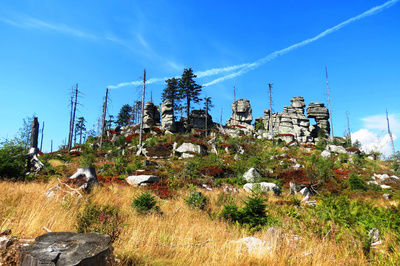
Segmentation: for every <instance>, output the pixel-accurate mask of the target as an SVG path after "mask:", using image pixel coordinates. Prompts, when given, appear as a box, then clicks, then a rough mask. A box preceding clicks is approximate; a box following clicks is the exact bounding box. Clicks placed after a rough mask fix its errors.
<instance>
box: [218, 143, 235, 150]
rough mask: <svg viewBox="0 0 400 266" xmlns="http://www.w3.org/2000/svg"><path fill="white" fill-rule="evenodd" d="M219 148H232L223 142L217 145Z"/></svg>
mask: <svg viewBox="0 0 400 266" xmlns="http://www.w3.org/2000/svg"><path fill="white" fill-rule="evenodd" d="M219 146H220V147H221V148H224V149H225V148H232V145H231V144H229V143H226V142H223V143H221V144H220V145H219Z"/></svg>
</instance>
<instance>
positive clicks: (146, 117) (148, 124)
mask: <svg viewBox="0 0 400 266" xmlns="http://www.w3.org/2000/svg"><path fill="white" fill-rule="evenodd" d="M159 124H160V110H159V108H158V106H156V105H154V103H152V102H147V103H146V104H145V106H144V111H143V126H144V128H152V127H154V126H156V125H159Z"/></svg>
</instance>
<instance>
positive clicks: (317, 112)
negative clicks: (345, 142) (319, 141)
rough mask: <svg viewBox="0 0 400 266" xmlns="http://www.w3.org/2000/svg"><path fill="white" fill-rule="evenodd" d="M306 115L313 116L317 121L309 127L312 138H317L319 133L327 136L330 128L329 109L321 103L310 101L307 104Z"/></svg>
mask: <svg viewBox="0 0 400 266" xmlns="http://www.w3.org/2000/svg"><path fill="white" fill-rule="evenodd" d="M307 117H308V118H314V119H315V122H317V124H316V125H315V126H312V127H311V128H310V131H311V135H312V137H313V138H318V136H319V135H321V133H323V135H325V136H329V132H330V130H331V127H330V124H329V110H328V108H326V107H325V105H324V104H323V103H319V102H316V103H310V104H309V105H308V106H307ZM320 130H323V132H320Z"/></svg>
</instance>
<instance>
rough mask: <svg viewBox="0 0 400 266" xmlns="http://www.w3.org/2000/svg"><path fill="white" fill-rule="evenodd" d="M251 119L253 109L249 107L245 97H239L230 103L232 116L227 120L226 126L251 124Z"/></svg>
mask: <svg viewBox="0 0 400 266" xmlns="http://www.w3.org/2000/svg"><path fill="white" fill-rule="evenodd" d="M252 121H253V111H252V109H251V105H250V101H249V100H247V99H240V100H237V101H235V102H234V103H233V104H232V117H231V118H229V120H228V121H227V123H226V124H227V125H228V126H235V125H239V126H247V125H251V122H252Z"/></svg>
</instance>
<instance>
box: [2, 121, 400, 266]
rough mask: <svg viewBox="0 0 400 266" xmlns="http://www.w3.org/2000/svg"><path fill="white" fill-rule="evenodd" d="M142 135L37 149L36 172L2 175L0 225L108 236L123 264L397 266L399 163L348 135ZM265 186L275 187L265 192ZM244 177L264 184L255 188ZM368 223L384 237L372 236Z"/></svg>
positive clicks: (235, 130) (29, 231) (21, 230)
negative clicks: (89, 170) (85, 174)
mask: <svg viewBox="0 0 400 266" xmlns="http://www.w3.org/2000/svg"><path fill="white" fill-rule="evenodd" d="M135 130H136V129H135V128H130V129H129V128H123V129H122V130H121V131H120V133H117V132H116V131H115V130H109V131H108V133H107V136H108V137H106V138H105V139H104V142H103V144H102V146H101V147H100V146H99V142H98V139H97V138H91V139H89V140H88V141H87V142H86V143H85V145H81V146H76V147H74V148H73V149H72V151H71V152H69V153H68V152H66V151H64V150H60V151H57V152H53V153H48V154H43V155H40V156H39V159H40V161H41V162H42V163H43V164H44V166H45V167H44V168H43V169H42V170H41V171H40V172H38V173H36V174H31V175H29V176H28V178H27V179H26V180H25V181H16V182H14V181H10V180H7V179H4V180H3V181H2V182H1V183H0V189H1V191H2V197H1V198H0V219H1V220H0V231H4V230H6V229H11V231H12V235H14V236H16V237H17V239H20V241H24V239H25V240H26V239H31V238H34V237H36V236H38V235H41V234H43V233H45V231H44V230H43V228H47V229H49V230H51V231H78V232H90V231H96V232H101V233H106V234H109V235H110V236H112V239H113V247H114V254H115V255H116V257H117V261H118V262H119V264H124V265H129V264H151V265H159V264H162V265H164V264H180V265H187V264H191V265H221V264H228V265H232V264H245V265H246V264H260V263H261V264H271V263H272V264H274V265H275V264H277V265H287V264H299V265H305V264H308V265H309V264H314V265H320V264H361V265H363V264H370V263H373V264H385V265H387V264H398V263H399V259H400V258H399V256H398V254H399V252H400V245H399V241H398V239H399V237H400V212H399V206H398V201H399V198H400V197H399V196H400V194H399V188H400V181H399V178H398V177H397V176H396V173H395V172H394V170H393V162H390V161H381V160H379V159H377V160H375V159H374V158H373V156H369V155H366V154H364V153H362V152H360V151H359V150H358V149H357V148H356V147H351V146H349V143H348V141H347V142H346V140H345V139H341V138H335V139H334V140H333V141H332V142H329V141H328V140H325V139H320V140H319V141H318V142H317V143H316V144H315V145H314V144H310V143H309V144H303V145H299V144H298V143H297V142H294V141H291V142H289V143H286V142H285V141H282V140H278V139H275V140H268V139H264V138H258V137H257V134H254V133H253V132H254V131H250V130H247V129H246V128H244V127H240V126H233V127H230V128H225V129H222V128H220V129H213V130H211V131H209V132H208V134H207V136H206V131H205V130H193V132H192V133H182V134H179V133H176V134H169V133H167V134H164V133H163V132H162V131H161V130H159V129H158V128H152V129H149V130H147V133H145V134H144V138H143V139H144V143H145V145H144V147H145V149H144V150H138V148H137V143H138V141H139V136H138V134H136V133H135ZM124 132H125V135H124ZM127 132H132V133H129V134H128V133H127ZM137 154H140V155H137ZM89 166H94V168H95V171H96V175H97V179H98V181H99V185H95V186H93V187H92V188H91V189H89V190H88V191H86V190H85V189H78V187H79V186H81V185H82V184H84V183H85V180H84V179H82V178H79V177H78V178H77V179H74V180H71V179H69V177H71V176H72V175H73V174H74V173H75V172H76V170H77V168H79V167H89ZM252 168H254V169H253V170H251V171H249V172H248V170H249V169H252ZM246 172H248V173H246ZM138 176H139V177H140V178H139V179H140V180H141V181H140V182H142V184H141V185H140V186H137V185H135V184H138V181H137V180H138ZM149 177H153V179H151V178H149ZM146 178H147V179H146ZM245 178H247V179H248V180H246V179H245ZM140 182H139V183H140ZM262 182H267V183H268V184H270V183H272V184H275V185H276V186H277V187H278V188H279V192H277V191H276V190H274V192H275V193H273V192H267V191H263V188H267V187H265V186H264V185H262V184H263V183H262ZM291 182H293V184H292V189H290V183H291ZM246 183H254V184H255V183H260V184H261V185H259V186H257V185H254V186H252V188H253V191H252V192H248V191H246V190H245V189H243V186H244V185H245V184H246ZM294 185H295V187H296V192H297V194H296V195H294V194H293V193H290V192H291V191H292V192H294V191H293V187H294ZM246 186H248V185H246ZM246 186H245V187H246ZM304 188H305V189H306V190H309V195H302V194H307V193H308V192H306V190H304ZM77 189H78V190H77ZM300 189H303V190H302V192H299V190H300ZM76 191H78V192H76ZM85 191H86V192H85ZM144 192H150V194H146V193H145V194H143V193H144ZM198 192H200V193H198ZM138 198H139V200H138ZM135 199H136V201H135ZM373 228H376V229H378V230H379V239H376V238H374V236H373V235H371V236H369V232H370V231H371V229H373ZM245 237H254V238H245ZM243 238H245V239H243ZM240 239H242V240H241V241H239V240H240ZM10 256H11V255H10ZM4 257H6V255H5V253H3V258H4Z"/></svg>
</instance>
